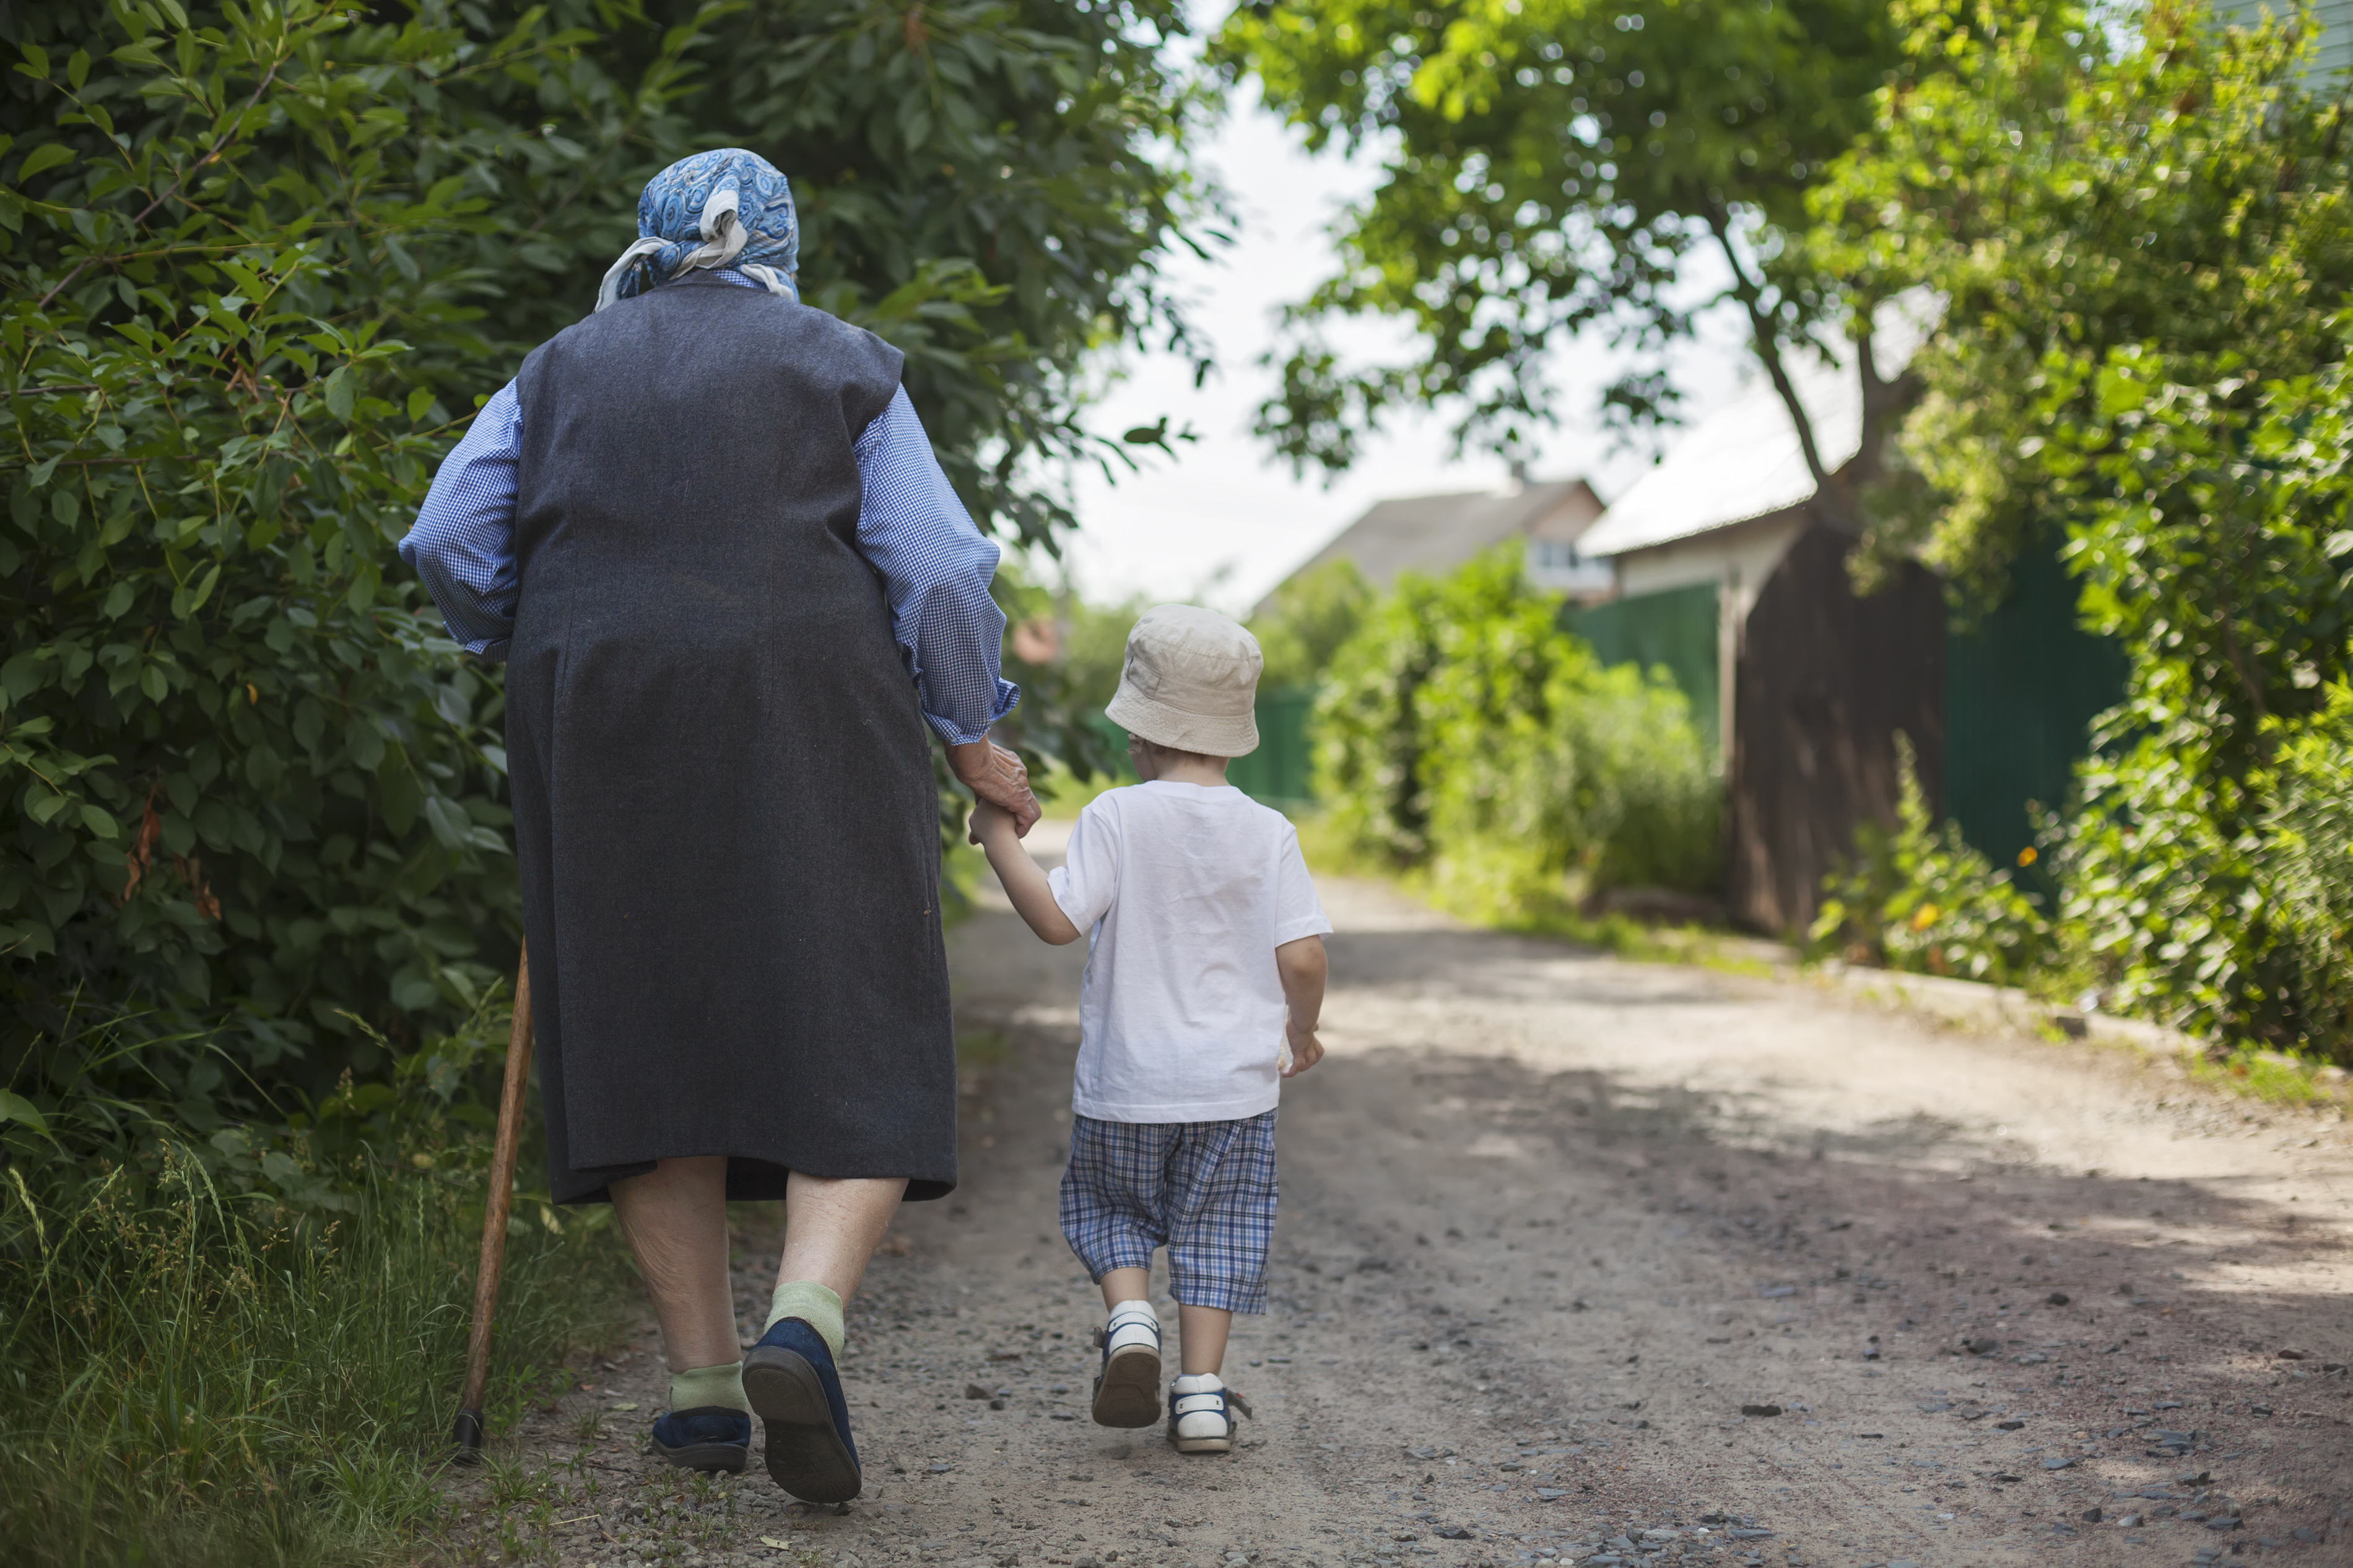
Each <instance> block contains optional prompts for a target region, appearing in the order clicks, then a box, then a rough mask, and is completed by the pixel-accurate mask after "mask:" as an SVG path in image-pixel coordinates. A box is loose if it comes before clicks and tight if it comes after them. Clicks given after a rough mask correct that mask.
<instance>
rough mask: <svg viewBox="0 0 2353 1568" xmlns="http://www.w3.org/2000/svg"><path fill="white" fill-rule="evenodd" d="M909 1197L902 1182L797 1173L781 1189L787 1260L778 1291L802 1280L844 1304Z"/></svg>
mask: <svg viewBox="0 0 2353 1568" xmlns="http://www.w3.org/2000/svg"><path fill="white" fill-rule="evenodd" d="M906 1194H907V1178H905V1177H904V1176H892V1177H887V1178H885V1177H868V1176H807V1175H803V1174H802V1173H800V1172H798V1171H795V1172H794V1173H792V1176H791V1178H790V1179H789V1180H788V1181H787V1182H786V1184H785V1256H784V1258H783V1260H782V1261H781V1262H780V1263H779V1264H778V1266H777V1268H776V1283H777V1284H778V1285H779V1286H784V1285H789V1284H793V1283H795V1282H797V1281H802V1280H806V1281H808V1282H810V1283H813V1284H818V1285H822V1286H824V1287H825V1288H826V1289H828V1290H830V1291H832V1292H833V1293H834V1294H835V1295H837V1296H839V1297H840V1298H841V1300H843V1302H844V1303H847V1302H848V1301H849V1299H850V1297H852V1296H854V1295H856V1294H857V1293H858V1282H859V1281H860V1280H861V1279H865V1278H866V1264H867V1261H868V1260H869V1259H870V1258H872V1257H873V1256H874V1249H875V1248H876V1247H880V1246H881V1244H882V1233H883V1232H884V1231H886V1230H888V1229H890V1228H891V1220H892V1216H893V1215H896V1214H897V1213H898V1212H899V1200H900V1199H901V1198H902V1197H904V1196H905V1195H906Z"/></svg>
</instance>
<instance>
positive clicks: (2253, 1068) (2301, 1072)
mask: <svg viewBox="0 0 2353 1568" xmlns="http://www.w3.org/2000/svg"><path fill="white" fill-rule="evenodd" d="M2188 1065H2189V1078H2190V1081H2191V1082H2193V1083H2200V1084H2203V1085H2205V1086H2206V1087H2207V1088H2209V1089H2221V1090H2222V1091H2224V1092H2225V1093H2228V1094H2234V1095H2242V1096H2244V1097H2245V1098H2247V1099H2250V1100H2264V1101H2267V1102H2268V1103H2270V1104H2273V1105H2330V1104H2337V1103H2339V1102H2341V1101H2343V1100H2345V1099H2346V1098H2347V1096H2346V1091H2345V1075H2344V1073H2343V1072H2342V1071H2341V1070H2340V1069H2337V1068H2330V1067H2328V1066H2327V1064H2325V1063H2321V1062H2315V1061H2310V1060H2307V1059H2306V1058H2303V1057H2299V1056H2295V1055H2293V1054H2291V1053H2286V1052H2281V1051H2271V1050H2258V1049H2255V1048H2253V1047H2246V1046H2242V1047H2240V1048H2238V1049H2237V1050H2234V1051H2232V1053H2231V1054H2230V1055H2229V1056H2227V1057H2223V1058H2219V1059H2217V1058H2211V1057H2204V1056H2199V1057H2192V1058H2189V1064H2188Z"/></svg>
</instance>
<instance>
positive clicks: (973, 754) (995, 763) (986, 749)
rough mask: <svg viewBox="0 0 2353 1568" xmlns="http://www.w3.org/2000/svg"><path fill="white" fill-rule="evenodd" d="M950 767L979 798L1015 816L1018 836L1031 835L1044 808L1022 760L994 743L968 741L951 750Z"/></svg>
mask: <svg viewBox="0 0 2353 1568" xmlns="http://www.w3.org/2000/svg"><path fill="white" fill-rule="evenodd" d="M948 767H949V769H950V771H951V772H953V773H955V776H956V778H957V779H958V780H959V781H960V782H961V783H962V784H964V787H965V788H966V789H968V790H970V791H972V793H973V795H975V796H976V797H977V798H979V799H981V800H985V801H987V803H988V804H989V805H994V806H997V807H998V808H1000V809H1001V810H1003V811H1004V812H1005V814H1006V815H1007V816H1010V817H1012V818H1013V831H1014V833H1015V834H1016V835H1017V836H1021V837H1027V836H1028V834H1029V829H1030V827H1031V826H1032V825H1033V824H1035V823H1036V822H1037V820H1038V818H1039V815H1040V812H1041V808H1040V807H1039V805H1038V797H1037V795H1034V794H1032V793H1031V792H1030V789H1029V769H1028V768H1026V767H1024V766H1022V765H1021V759H1020V758H1019V757H1018V756H1015V755H1014V754H1013V753H1012V752H1008V751H1007V750H1006V749H1005V748H1004V747H1002V746H1000V745H998V744H997V742H994V741H987V740H980V741H968V742H965V743H964V744H962V745H956V746H950V747H949V748H948Z"/></svg>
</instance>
